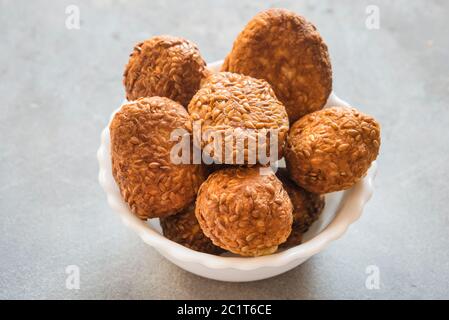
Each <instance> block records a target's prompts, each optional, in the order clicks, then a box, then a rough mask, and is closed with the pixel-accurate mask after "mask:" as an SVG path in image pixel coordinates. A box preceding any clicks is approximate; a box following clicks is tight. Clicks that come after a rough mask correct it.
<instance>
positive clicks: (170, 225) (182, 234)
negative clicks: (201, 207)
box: [160, 204, 224, 254]
mask: <svg viewBox="0 0 449 320" xmlns="http://www.w3.org/2000/svg"><path fill="white" fill-rule="evenodd" d="M160 224H161V227H162V232H163V234H164V236H165V237H166V238H168V239H170V240H172V241H175V242H177V243H179V244H181V245H183V246H185V247H188V248H190V249H192V250H196V251H200V252H204V253H210V254H220V253H223V252H224V250H223V249H221V248H220V247H217V246H216V245H214V244H213V243H212V241H211V240H210V239H209V238H208V237H206V236H205V235H204V233H203V231H202V230H201V228H200V225H199V223H198V220H197V219H196V217H195V205H194V204H191V205H190V206H188V207H187V208H186V209H184V210H183V211H181V212H179V213H177V214H175V215H171V216H168V217H164V218H161V219H160Z"/></svg>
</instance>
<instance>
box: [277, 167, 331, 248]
mask: <svg viewBox="0 0 449 320" xmlns="http://www.w3.org/2000/svg"><path fill="white" fill-rule="evenodd" d="M277 176H278V177H279V179H280V180H281V181H282V184H283V186H284V189H285V190H286V191H287V193H288V195H289V197H290V200H291V201H292V205H293V225H292V233H291V234H290V236H289V237H288V239H287V241H286V242H284V243H283V244H282V245H281V247H292V246H296V245H299V244H301V241H302V235H303V234H304V233H306V232H307V230H309V227H310V226H311V225H312V223H314V222H315V221H316V220H317V219H318V218H319V216H320V214H321V213H322V212H323V208H324V204H325V200H324V196H323V195H320V194H317V193H312V192H308V191H307V190H304V189H303V188H301V187H299V186H297V185H296V184H295V183H294V182H293V181H291V180H290V178H288V173H287V170H282V169H279V170H278V173H277Z"/></svg>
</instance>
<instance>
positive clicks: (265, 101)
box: [188, 72, 289, 164]
mask: <svg viewBox="0 0 449 320" xmlns="http://www.w3.org/2000/svg"><path fill="white" fill-rule="evenodd" d="M188 110H189V113H190V117H191V119H192V122H193V123H199V124H201V131H202V133H203V136H204V135H207V138H206V139H203V144H202V147H203V150H204V147H205V146H206V145H210V146H214V148H213V152H212V158H213V159H214V160H215V161H217V162H218V163H227V164H255V163H262V164H267V163H263V161H264V159H262V157H265V156H266V158H267V159H268V158H270V159H271V160H274V161H276V160H278V158H280V157H281V156H282V152H283V148H284V144H285V139H286V137H287V133H288V128H289V123H288V116H287V113H286V111H285V107H284V105H283V104H282V103H281V102H280V101H279V100H278V99H277V98H276V96H275V94H274V92H273V90H272V88H271V86H270V85H269V84H268V83H267V82H266V81H265V80H260V79H255V78H252V77H249V76H244V75H241V74H236V73H231V72H220V73H216V74H213V75H211V76H209V77H208V78H206V79H205V80H204V82H203V84H202V87H201V89H200V90H199V91H198V92H197V93H196V94H195V96H194V97H193V98H192V100H191V101H190V104H189V107H188ZM208 133H209V134H208ZM216 135H219V137H217V136H216ZM228 137H229V138H230V140H228ZM274 138H276V139H277V141H276V140H274ZM215 139H217V140H215ZM238 139H240V141H242V143H241V144H239V143H237V141H238ZM217 141H219V142H217ZM229 141H230V143H229ZM217 151H219V152H217ZM274 151H276V152H277V157H275V156H274V153H273V152H274ZM238 154H240V155H241V161H239V160H238ZM227 157H228V158H227ZM230 162H231V163H230Z"/></svg>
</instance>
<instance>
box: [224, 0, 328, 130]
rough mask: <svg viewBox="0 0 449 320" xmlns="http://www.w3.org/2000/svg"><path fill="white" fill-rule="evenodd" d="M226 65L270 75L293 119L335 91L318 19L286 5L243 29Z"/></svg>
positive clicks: (261, 76) (255, 74)
mask: <svg viewBox="0 0 449 320" xmlns="http://www.w3.org/2000/svg"><path fill="white" fill-rule="evenodd" d="M222 71H231V72H236V73H242V74H245V75H249V76H252V77H254V78H258V79H265V80H267V81H268V82H269V83H270V84H271V85H272V86H273V89H274V92H275V93H276V96H277V97H278V99H279V100H280V101H281V102H282V103H283V104H284V105H285V108H286V109H287V113H288V116H289V119H290V123H293V122H295V121H296V120H298V119H299V118H300V117H302V116H304V115H305V114H307V113H310V112H313V111H316V110H319V109H321V108H322V107H323V106H324V105H325V103H326V101H327V98H328V96H329V94H330V93H331V91H332V68H331V63H330V58H329V54H328V49H327V46H326V44H325V43H324V41H323V39H322V38H321V36H320V34H319V32H318V31H317V29H316V27H315V26H314V25H313V24H311V23H310V22H308V21H307V20H306V19H305V18H304V17H302V16H300V15H298V14H296V13H294V12H291V11H288V10H285V9H269V10H266V11H263V12H261V13H259V14H257V15H256V16H255V17H254V18H253V19H252V20H251V21H250V22H249V23H248V24H247V25H246V27H245V28H244V29H243V31H241V32H240V34H239V35H238V37H237V39H236V40H235V42H234V45H233V47H232V50H231V52H230V53H229V54H228V55H227V57H226V59H225V61H224V64H223V66H222Z"/></svg>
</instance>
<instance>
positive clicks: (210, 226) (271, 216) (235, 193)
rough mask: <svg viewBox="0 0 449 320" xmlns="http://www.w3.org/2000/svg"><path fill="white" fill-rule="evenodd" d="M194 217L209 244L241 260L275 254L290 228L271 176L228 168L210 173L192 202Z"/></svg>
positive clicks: (286, 202) (285, 200) (286, 203)
mask: <svg viewBox="0 0 449 320" xmlns="http://www.w3.org/2000/svg"><path fill="white" fill-rule="evenodd" d="M195 215H196V217H197V219H198V222H199V224H200V226H201V229H202V230H203V232H204V234H205V235H206V236H207V237H209V238H210V239H211V240H212V242H213V243H214V244H215V245H217V246H219V247H221V248H223V249H226V250H228V251H230V252H233V253H236V254H240V255H243V256H260V255H267V254H271V253H273V252H275V251H276V250H277V248H278V245H279V244H281V243H283V242H285V240H287V238H288V236H289V234H290V232H291V227H292V219H293V218H292V204H291V201H290V199H289V197H288V194H287V192H286V191H285V190H284V188H283V187H282V183H281V182H280V181H279V179H278V178H276V176H275V175H274V174H273V173H270V174H267V175H261V174H260V167H258V166H256V167H250V168H248V167H246V168H245V167H231V168H226V169H222V170H219V171H216V172H214V173H212V174H211V175H210V176H209V177H208V179H207V180H206V182H204V183H203V184H202V185H201V187H200V191H199V192H198V198H197V201H196V209H195Z"/></svg>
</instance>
